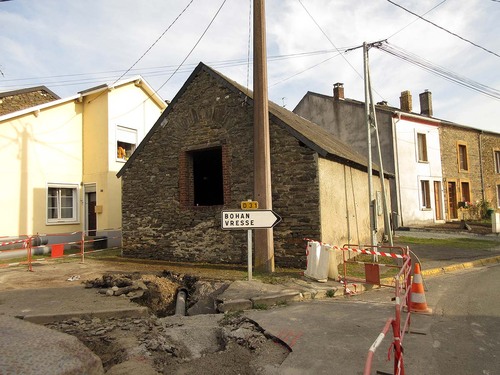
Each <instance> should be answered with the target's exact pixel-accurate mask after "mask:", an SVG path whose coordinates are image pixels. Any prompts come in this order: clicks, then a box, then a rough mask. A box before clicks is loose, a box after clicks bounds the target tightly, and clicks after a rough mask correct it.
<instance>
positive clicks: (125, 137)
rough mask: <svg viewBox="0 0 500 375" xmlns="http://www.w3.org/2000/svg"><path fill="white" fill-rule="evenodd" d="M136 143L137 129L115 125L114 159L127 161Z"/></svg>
mask: <svg viewBox="0 0 500 375" xmlns="http://www.w3.org/2000/svg"><path fill="white" fill-rule="evenodd" d="M136 145H137V130H135V129H130V128H125V127H123V126H117V127H116V159H117V160H119V161H127V160H128V158H129V157H130V156H131V155H132V153H133V152H134V151H135V148H136Z"/></svg>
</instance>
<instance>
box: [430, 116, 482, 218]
mask: <svg viewBox="0 0 500 375" xmlns="http://www.w3.org/2000/svg"><path fill="white" fill-rule="evenodd" d="M479 133H480V132H479V131H478V130H476V129H467V128H463V127H457V126H448V125H441V126H440V128H439V138H440V142H441V162H442V168H443V180H445V202H446V204H445V208H446V217H447V219H448V220H450V219H453V217H450V197H449V191H448V188H447V185H448V183H450V182H456V186H457V202H459V201H461V200H462V191H461V183H462V182H468V183H469V187H470V196H471V197H470V198H471V201H472V202H473V203H475V202H477V201H478V200H481V199H482V197H483V190H482V186H481V185H482V184H481V178H482V176H481V159H480V158H481V156H480V151H479ZM459 144H464V145H466V146H467V154H468V170H467V171H464V170H461V169H460V168H459V161H458V145H459ZM465 213H466V214H467V212H465ZM458 218H462V214H459V217H458Z"/></svg>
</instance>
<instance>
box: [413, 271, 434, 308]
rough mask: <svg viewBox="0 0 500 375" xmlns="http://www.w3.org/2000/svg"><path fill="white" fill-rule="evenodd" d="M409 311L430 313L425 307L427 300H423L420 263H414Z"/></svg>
mask: <svg viewBox="0 0 500 375" xmlns="http://www.w3.org/2000/svg"><path fill="white" fill-rule="evenodd" d="M410 311H411V312H417V313H423V314H432V310H431V309H430V308H429V307H427V302H426V301H425V293H424V285H423V283H422V275H421V274H420V264H419V263H416V264H415V271H414V272H413V281H412V283H411V299H410Z"/></svg>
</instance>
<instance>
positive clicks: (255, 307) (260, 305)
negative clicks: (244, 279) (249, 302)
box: [253, 303, 269, 310]
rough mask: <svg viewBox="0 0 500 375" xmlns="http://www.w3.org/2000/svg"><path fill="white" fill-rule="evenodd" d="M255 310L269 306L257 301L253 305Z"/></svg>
mask: <svg viewBox="0 0 500 375" xmlns="http://www.w3.org/2000/svg"><path fill="white" fill-rule="evenodd" d="M253 308H254V309H255V310H267V309H268V308H269V307H268V306H267V305H265V304H263V303H256V304H254V305H253Z"/></svg>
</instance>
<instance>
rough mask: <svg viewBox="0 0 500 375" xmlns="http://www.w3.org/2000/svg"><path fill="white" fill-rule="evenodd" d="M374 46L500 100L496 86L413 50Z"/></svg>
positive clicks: (499, 92) (392, 46) (387, 44)
mask: <svg viewBox="0 0 500 375" xmlns="http://www.w3.org/2000/svg"><path fill="white" fill-rule="evenodd" d="M373 47H375V48H377V49H379V50H381V51H383V52H386V53H388V54H390V55H392V56H395V57H397V58H399V59H401V60H404V61H406V62H408V63H410V64H413V65H416V66H418V67H420V68H422V69H424V70H427V71H428V72H431V73H433V74H435V75H437V76H439V77H442V78H444V79H446V80H448V81H451V82H454V83H457V84H459V85H461V86H463V87H466V88H468V89H471V90H474V91H477V92H479V93H481V94H484V95H486V96H489V97H491V98H493V99H497V100H500V90H497V89H495V88H492V87H489V86H486V85H483V84H482V83H479V82H476V81H474V80H472V79H469V78H467V77H464V76H461V75H459V74H457V73H454V72H452V71H451V70H449V69H446V68H443V67H441V66H439V65H436V64H433V63H431V62H430V61H428V60H426V59H424V58H422V57H420V56H417V55H415V54H413V53H411V52H408V51H405V50H404V49H402V48H400V47H396V46H394V45H389V43H387V42H385V43H377V44H374V45H373Z"/></svg>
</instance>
